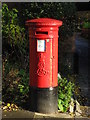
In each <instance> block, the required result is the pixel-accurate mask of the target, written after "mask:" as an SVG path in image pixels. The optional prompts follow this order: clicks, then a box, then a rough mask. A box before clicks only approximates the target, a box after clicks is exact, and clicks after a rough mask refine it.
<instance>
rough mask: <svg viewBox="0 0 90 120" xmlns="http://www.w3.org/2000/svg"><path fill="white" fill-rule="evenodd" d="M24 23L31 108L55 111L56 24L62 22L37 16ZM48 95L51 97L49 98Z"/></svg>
mask: <svg viewBox="0 0 90 120" xmlns="http://www.w3.org/2000/svg"><path fill="white" fill-rule="evenodd" d="M26 25H28V29H29V46H30V82H29V85H30V94H31V101H30V102H33V103H32V106H33V109H36V110H35V111H37V112H42V113H52V112H56V111H57V87H58V79H57V73H58V27H59V26H61V25H62V21H58V20H54V19H49V18H39V19H33V20H28V21H27V22H26ZM45 96H46V97H45ZM50 99H52V100H51V102H50ZM47 100H48V102H47ZM44 102H46V103H44ZM55 103H56V105H54V104H55ZM34 105H35V106H36V107H34ZM52 105H54V106H53V107H52ZM55 106H56V107H55ZM50 107H51V108H50ZM54 108H55V110H53V109H54ZM49 109H50V110H49ZM51 109H52V110H51Z"/></svg>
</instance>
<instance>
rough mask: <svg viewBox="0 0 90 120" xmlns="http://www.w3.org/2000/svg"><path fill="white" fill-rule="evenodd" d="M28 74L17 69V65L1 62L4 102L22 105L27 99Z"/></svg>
mask: <svg viewBox="0 0 90 120" xmlns="http://www.w3.org/2000/svg"><path fill="white" fill-rule="evenodd" d="M28 83H29V73H27V71H26V70H24V69H19V68H18V64H14V65H13V64H11V63H10V62H9V61H7V60H5V61H3V81H2V89H3V91H2V93H3V96H2V99H3V101H4V102H6V103H7V102H11V103H18V104H23V102H24V101H25V100H26V99H27V98H28V92H29V84H28Z"/></svg>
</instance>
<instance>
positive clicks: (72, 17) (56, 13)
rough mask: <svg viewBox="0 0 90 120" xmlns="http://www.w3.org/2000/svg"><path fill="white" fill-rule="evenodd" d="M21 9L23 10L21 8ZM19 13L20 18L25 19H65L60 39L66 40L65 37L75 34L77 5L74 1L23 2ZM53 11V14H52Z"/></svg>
mask: <svg viewBox="0 0 90 120" xmlns="http://www.w3.org/2000/svg"><path fill="white" fill-rule="evenodd" d="M20 9H21V10H20ZM20 9H19V10H20V11H22V13H23V14H21V12H20V13H19V14H20V15H19V16H20V18H21V19H23V21H24V23H23V24H25V21H26V20H27V19H34V18H42V17H44V18H46V17H48V18H53V19H57V20H62V21H63V26H62V27H61V31H60V37H61V38H60V39H63V40H65V37H68V36H70V35H72V34H73V32H74V31H75V27H76V7H75V4H74V3H68V2H64V3H62V2H59V3H57V2H49V3H45V2H35V3H34V2H31V3H22V4H21V7H20ZM52 13H53V14H52Z"/></svg>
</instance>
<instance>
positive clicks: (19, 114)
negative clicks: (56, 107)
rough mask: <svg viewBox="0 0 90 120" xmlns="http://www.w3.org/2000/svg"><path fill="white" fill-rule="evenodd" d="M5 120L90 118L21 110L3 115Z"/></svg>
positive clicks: (75, 119)
mask: <svg viewBox="0 0 90 120" xmlns="http://www.w3.org/2000/svg"><path fill="white" fill-rule="evenodd" d="M2 116H3V119H2V120H8V119H10V120H11V118H12V120H13V119H14V118H18V119H24V118H25V119H33V120H34V119H38V120H40V119H43V120H46V119H51V120H55V119H59V120H90V118H89V117H82V116H75V117H72V116H70V115H69V114H68V113H56V114H42V113H36V112H31V111H25V110H19V111H17V112H15V111H12V112H9V111H6V112H3V114H2Z"/></svg>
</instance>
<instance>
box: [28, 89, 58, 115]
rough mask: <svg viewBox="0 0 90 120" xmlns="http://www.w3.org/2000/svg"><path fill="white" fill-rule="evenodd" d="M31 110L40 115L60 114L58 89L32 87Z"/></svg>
mask: <svg viewBox="0 0 90 120" xmlns="http://www.w3.org/2000/svg"><path fill="white" fill-rule="evenodd" d="M29 97H30V98H29V105H30V110H31V111H33V112H39V113H57V112H58V103H57V101H58V87H51V88H34V87H30V96H29Z"/></svg>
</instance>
